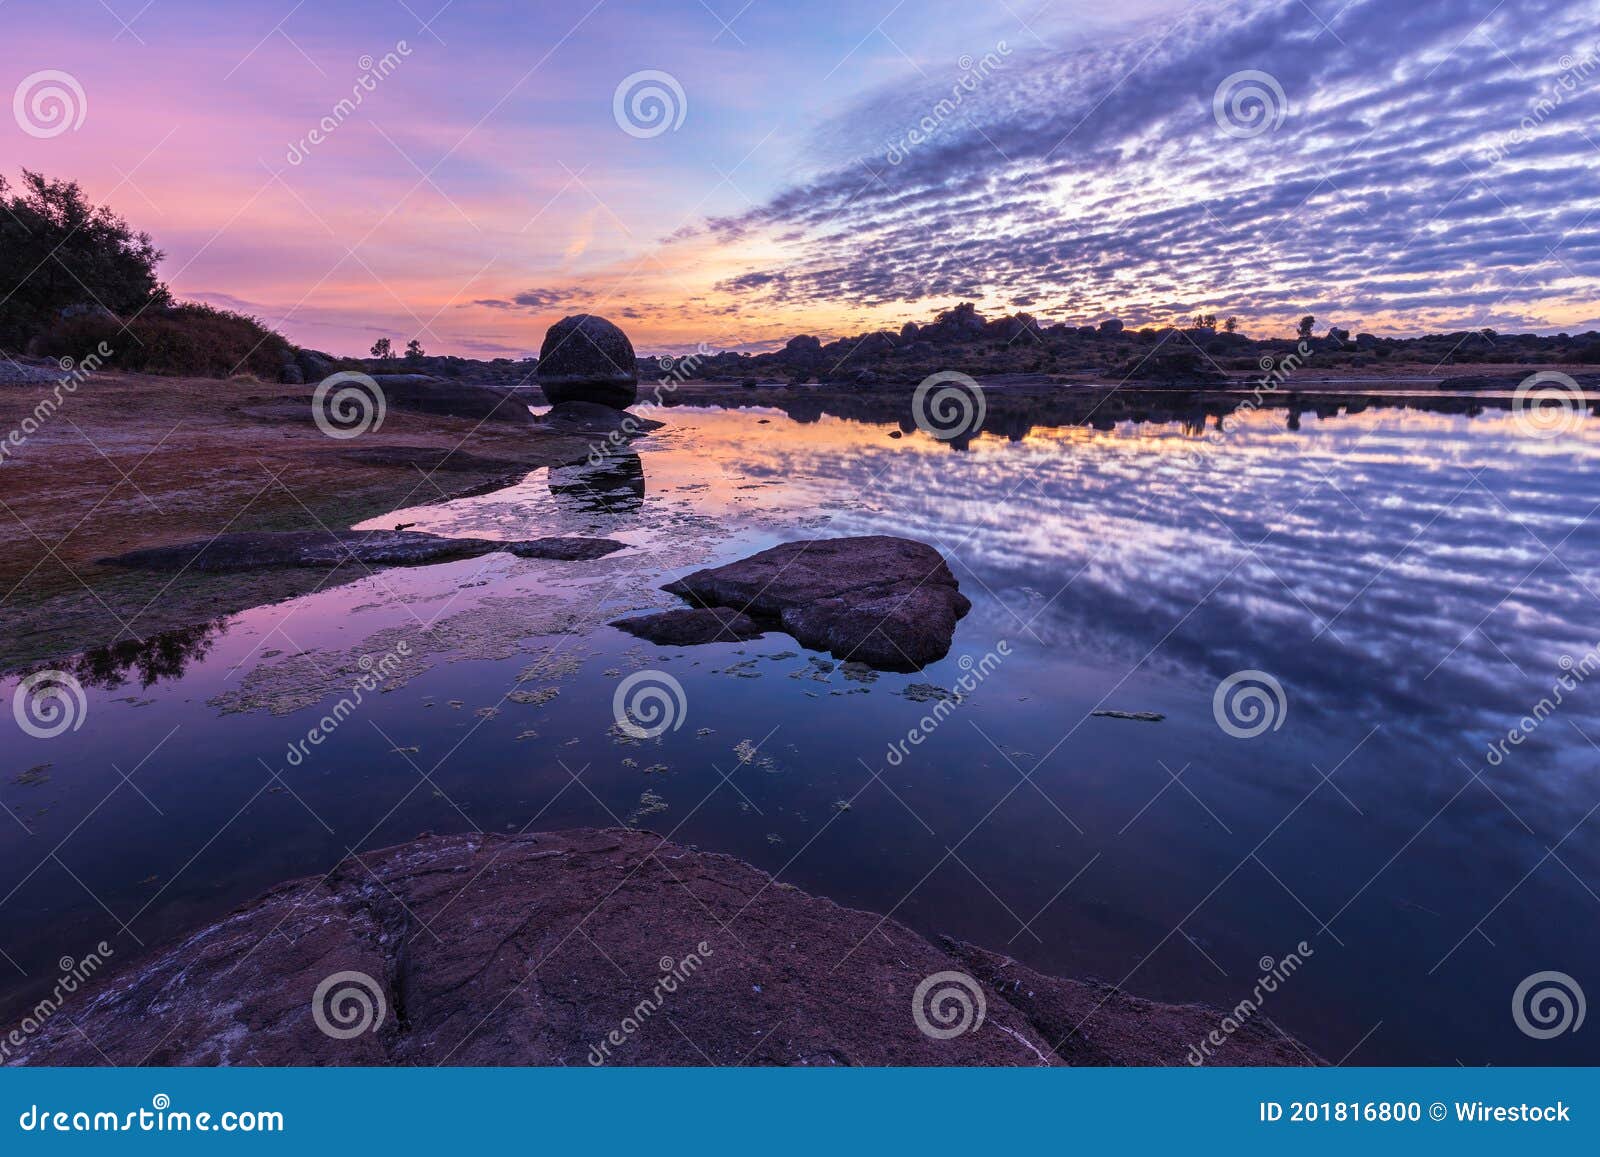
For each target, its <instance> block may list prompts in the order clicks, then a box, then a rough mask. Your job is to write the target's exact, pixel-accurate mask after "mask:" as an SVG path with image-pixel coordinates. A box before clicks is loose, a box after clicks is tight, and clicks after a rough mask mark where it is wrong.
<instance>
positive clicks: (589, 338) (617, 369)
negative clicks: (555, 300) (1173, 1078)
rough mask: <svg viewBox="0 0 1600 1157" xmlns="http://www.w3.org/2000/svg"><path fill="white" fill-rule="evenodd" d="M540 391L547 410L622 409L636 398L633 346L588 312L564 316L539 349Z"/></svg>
mask: <svg viewBox="0 0 1600 1157" xmlns="http://www.w3.org/2000/svg"><path fill="white" fill-rule="evenodd" d="M538 373H539V388H540V389H542V390H543V391H544V396H545V397H546V398H547V399H548V400H549V402H550V404H551V405H552V406H559V405H561V404H562V403H563V402H593V403H595V404H597V405H601V406H610V407H612V408H613V409H617V410H625V409H627V408H628V407H629V406H631V405H633V403H634V399H635V398H637V397H638V396H639V366H638V359H637V358H636V357H635V355H634V352H633V343H632V342H630V341H629V340H628V335H627V334H625V333H623V332H622V330H620V329H618V328H617V327H616V326H615V325H613V324H612V323H611V322H609V321H607V320H606V319H605V318H603V317H598V316H596V315H595V314H592V313H578V314H574V315H572V316H571V317H564V318H562V319H561V320H560V321H558V322H556V323H555V325H553V326H551V327H550V329H549V330H548V331H547V332H546V333H545V335H544V344H543V345H542V346H540V347H539V368H538Z"/></svg>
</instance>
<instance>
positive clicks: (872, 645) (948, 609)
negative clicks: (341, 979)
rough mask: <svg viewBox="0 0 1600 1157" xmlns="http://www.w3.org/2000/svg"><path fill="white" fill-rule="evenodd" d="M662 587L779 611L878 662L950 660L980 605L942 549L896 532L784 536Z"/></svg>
mask: <svg viewBox="0 0 1600 1157" xmlns="http://www.w3.org/2000/svg"><path fill="white" fill-rule="evenodd" d="M662 589H663V590H667V591H670V592H672V593H673V594H675V595H678V596H680V597H682V598H684V599H686V600H688V601H689V602H691V603H695V604H698V605H700V606H705V607H718V606H720V607H731V608H733V609H734V610H737V611H741V612H743V613H744V614H747V615H751V616H754V617H756V618H761V619H774V620H777V622H779V623H780V624H782V627H783V629H784V630H785V631H787V632H788V633H789V634H791V635H793V636H794V637H795V638H796V639H798V640H799V641H800V642H801V643H804V644H805V645H806V646H808V647H812V648H814V649H816V650H819V651H827V652H829V653H830V654H832V655H833V656H834V657H835V658H838V659H854V660H856V661H857V662H861V663H866V664H867V665H868V666H871V667H874V668H876V669H878V670H880V671H918V670H921V669H922V668H923V667H924V666H926V665H927V664H929V663H932V662H934V661H935V660H937V659H942V658H943V657H944V656H945V654H946V653H948V652H949V650H950V640H951V638H952V636H953V635H954V634H955V629H956V622H957V621H958V620H959V619H960V618H961V617H962V616H963V615H965V614H966V613H967V612H968V611H969V610H971V609H972V604H971V603H970V602H969V601H968V600H967V597H966V596H965V595H963V594H962V593H961V592H960V590H959V589H958V588H957V583H956V579H955V576H954V575H953V574H951V573H950V568H949V566H948V565H946V563H945V561H944V556H943V555H941V554H940V553H939V552H938V551H937V550H935V549H933V547H931V546H928V545H927V544H926V543H921V542H914V541H912V540H911V539H908V538H894V537H891V536H888V535H864V536H861V537H858V538H819V539H809V540H805V541H801V542H786V543H784V544H783V545H781V546H775V547H773V548H772V549H771V550H764V551H762V552H761V553H759V554H753V555H751V556H750V557H749V558H746V559H742V560H740V561H739V562H733V563H729V564H728V565H727V566H719V567H714V568H712V569H709V570H700V571H696V572H695V573H694V574H691V575H689V576H687V577H686V578H683V579H680V580H678V581H677V582H675V583H671V584H669V585H667V586H666V587H663V588H662Z"/></svg>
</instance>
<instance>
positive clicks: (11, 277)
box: [0, 169, 170, 349]
mask: <svg viewBox="0 0 1600 1157" xmlns="http://www.w3.org/2000/svg"><path fill="white" fill-rule="evenodd" d="M11 189H12V187H11V186H10V185H9V184H8V183H7V182H6V179H5V178H4V177H0V298H3V300H0V348H9V349H21V348H22V347H23V346H25V345H26V344H27V342H28V341H29V339H30V338H32V337H33V336H34V335H35V334H38V333H40V332H42V331H44V330H46V329H49V328H50V327H51V326H52V325H54V324H55V322H56V320H57V318H58V317H59V315H60V313H61V311H62V310H63V309H64V308H66V307H67V306H69V305H78V304H85V303H95V304H99V305H103V306H105V307H106V308H107V309H109V310H111V311H112V312H113V313H120V314H132V313H135V312H137V311H138V310H140V309H144V308H146V307H160V306H164V305H166V304H167V303H168V301H169V300H170V297H169V295H168V292H167V287H166V286H164V285H162V284H161V282H160V281H159V280H158V279H157V278H156V273H155V268H156V264H157V263H158V262H159V261H160V260H161V258H162V253H161V251H160V250H159V249H157V248H156V247H155V245H154V243H153V242H152V241H151V240H150V236H149V234H146V233H135V232H134V231H133V229H132V228H131V227H130V226H129V225H128V223H127V222H126V221H124V220H123V219H122V218H121V217H118V216H117V215H116V214H115V213H113V212H112V211H111V209H110V208H109V207H107V206H104V205H98V206H97V205H91V204H90V203H89V202H88V200H87V199H86V198H85V197H84V195H83V190H82V189H81V188H79V187H78V184H77V182H76V181H52V180H49V179H48V178H46V177H44V176H42V175H41V174H39V173H31V172H29V171H28V170H26V169H24V170H23V171H22V184H21V186H19V187H18V190H17V191H16V192H15V193H12V191H11Z"/></svg>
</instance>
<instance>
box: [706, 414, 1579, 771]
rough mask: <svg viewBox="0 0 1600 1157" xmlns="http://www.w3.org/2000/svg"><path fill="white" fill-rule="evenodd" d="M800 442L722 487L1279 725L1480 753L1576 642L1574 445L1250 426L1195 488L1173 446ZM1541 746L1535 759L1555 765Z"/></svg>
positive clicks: (1124, 434) (868, 436)
mask: <svg viewBox="0 0 1600 1157" xmlns="http://www.w3.org/2000/svg"><path fill="white" fill-rule="evenodd" d="M822 424H823V425H824V427H827V426H832V427H834V429H830V430H825V431H822V432H817V431H813V433H812V435H811V436H808V437H807V438H805V439H803V440H802V439H796V440H793V441H786V440H785V439H784V438H783V437H782V436H781V427H780V428H779V429H778V430H777V431H775V432H776V433H777V434H778V435H779V436H777V437H775V438H771V439H765V440H762V441H761V442H758V443H752V442H748V441H742V442H741V445H740V446H739V448H738V450H737V453H738V454H739V455H741V456H742V458H743V460H744V462H745V469H746V472H747V473H749V474H752V475H771V476H775V477H783V478H786V479H789V480H791V481H793V483H794V484H795V485H796V486H797V487H800V488H801V489H802V490H807V489H809V490H810V491H811V493H812V494H813V496H814V497H815V498H816V500H817V501H818V503H819V504H821V505H826V502H827V499H828V498H829V497H831V496H836V495H837V494H839V493H840V492H841V491H842V492H846V493H852V494H858V495H859V496H860V497H861V498H863V499H864V500H865V501H866V502H867V503H868V504H869V506H870V507H871V508H872V509H861V508H859V507H857V508H855V509H844V510H840V511H838V512H837V513H836V514H835V516H834V519H833V523H832V526H831V528H830V529H831V531H832V532H833V533H839V534H845V533H857V532H863V531H868V530H878V531H881V530H886V529H889V530H895V531H898V532H901V533H905V534H908V535H912V536H915V537H921V538H925V539H927V540H928V541H932V542H936V543H938V544H940V545H941V546H942V547H943V548H944V549H945V550H946V551H947V553H949V554H951V555H952V556H953V557H954V561H955V564H956V567H957V570H958V573H960V572H966V573H964V574H962V575H961V577H963V578H967V577H970V578H971V579H972V580H974V583H975V584H976V585H977V586H978V588H979V589H978V590H976V591H974V597H976V598H979V599H983V598H986V597H987V598H992V599H997V600H998V601H999V602H1000V603H1002V604H1004V606H1005V607H1006V608H1007V609H1008V610H1009V611H1010V612H1011V613H1012V614H1013V615H1015V616H1016V617H1017V618H1018V619H1019V620H1021V621H1026V620H1029V619H1032V618H1033V616H1034V615H1035V614H1036V613H1038V611H1039V607H1038V606H1037V605H1036V604H1038V603H1039V602H1040V601H1041V600H1037V599H1034V598H1031V597H1030V596H1028V595H1026V594H1025V593H1024V592H1025V591H1029V590H1031V591H1038V592H1043V593H1044V595H1045V596H1046V597H1049V596H1050V595H1053V594H1055V593H1056V592H1057V591H1058V590H1060V589H1061V587H1062V586H1063V584H1065V583H1066V582H1067V581H1068V580H1071V583H1072V585H1071V588H1070V590H1068V591H1066V592H1065V593H1063V594H1061V595H1060V596H1059V597H1057V598H1055V599H1054V600H1053V601H1052V602H1050V603H1049V605H1048V607H1046V608H1044V610H1043V613H1042V614H1040V615H1039V618H1038V619H1037V620H1036V621H1034V622H1033V623H1032V631H1033V632H1034V633H1035V634H1037V636H1038V637H1039V638H1040V639H1041V640H1043V641H1044V643H1045V644H1047V645H1050V646H1056V645H1067V644H1071V645H1074V646H1078V647H1081V646H1084V645H1086V644H1087V645H1092V646H1094V647H1096V648H1097V649H1098V650H1100V651H1101V652H1103V653H1105V654H1107V655H1114V656H1120V657H1124V658H1126V659H1127V661H1128V662H1130V663H1132V662H1134V661H1136V660H1138V659H1139V657H1140V656H1142V655H1144V654H1145V653H1146V652H1148V651H1149V650H1150V649H1151V648H1152V647H1153V646H1154V645H1155V644H1156V643H1157V642H1160V643H1161V646H1160V648H1159V652H1158V654H1157V655H1156V656H1153V657H1152V658H1151V660H1150V661H1151V663H1152V664H1154V665H1158V666H1171V667H1174V668H1176V669H1178V670H1180V671H1181V670H1187V671H1188V672H1189V673H1190V674H1191V675H1192V676H1193V677H1195V678H1197V679H1200V680H1208V679H1216V678H1220V677H1221V676H1223V675H1226V674H1228V673H1230V672H1231V671H1233V670H1236V669H1238V668H1239V667H1241V666H1256V667H1261V668H1264V669H1268V670H1272V671H1274V672H1276V673H1278V674H1279V675H1280V677H1281V678H1283V679H1284V680H1285V682H1287V683H1290V684H1292V685H1293V686H1294V687H1295V689H1296V695H1297V702H1298V703H1300V705H1301V706H1302V708H1303V709H1306V710H1308V711H1310V712H1314V713H1315V712H1320V713H1322V714H1323V715H1326V716H1333V715H1336V714H1338V713H1341V712H1346V713H1348V712H1351V711H1355V710H1358V709H1359V710H1361V711H1362V712H1364V713H1370V712H1371V711H1373V710H1382V711H1385V712H1387V713H1388V714H1389V716H1390V717H1391V718H1392V720H1393V722H1394V724H1395V726H1396V728H1397V729H1400V730H1404V729H1406V728H1407V727H1410V728H1412V729H1413V730H1414V731H1415V732H1416V733H1417V734H1418V736H1419V737H1423V738H1427V737H1429V736H1432V737H1434V738H1435V739H1436V740H1438V741H1440V742H1441V743H1442V744H1444V745H1447V746H1448V748H1449V750H1450V752H1451V753H1452V755H1453V754H1455V753H1458V752H1459V751H1460V750H1461V748H1462V746H1463V743H1464V742H1465V741H1469V740H1470V742H1471V744H1473V745H1475V744H1476V743H1477V742H1478V740H1479V739H1480V738H1481V739H1487V738H1488V737H1491V736H1493V735H1495V734H1498V733H1503V732H1504V730H1505V728H1506V727H1507V726H1508V725H1509V724H1510V723H1512V722H1514V721H1515V719H1516V718H1517V717H1519V716H1520V715H1521V714H1522V713H1523V712H1524V711H1525V710H1527V708H1528V707H1529V706H1531V705H1532V703H1534V702H1536V701H1537V700H1538V698H1539V697H1540V696H1541V695H1544V694H1545V693H1547V692H1548V690H1549V687H1550V685H1551V683H1552V682H1553V680H1554V679H1555V678H1556V677H1557V676H1558V675H1559V674H1560V673H1561V671H1560V668H1559V667H1558V663H1559V661H1560V659H1561V656H1562V655H1564V654H1569V655H1572V656H1574V657H1576V656H1579V655H1581V654H1582V653H1584V652H1585V651H1587V650H1588V649H1589V648H1591V647H1592V646H1594V645H1595V643H1596V642H1600V628H1596V629H1591V628H1590V626H1589V624H1590V623H1591V622H1592V621H1593V619H1594V616H1593V615H1592V614H1591V610H1592V603H1591V600H1596V599H1597V598H1600V594H1597V592H1600V565H1597V564H1600V532H1597V528H1596V527H1594V526H1593V525H1592V524H1591V522H1590V521H1589V520H1588V515H1589V514H1590V513H1591V512H1592V511H1593V510H1594V509H1595V508H1596V506H1597V505H1600V471H1596V470H1595V469H1594V467H1595V466H1596V464H1597V460H1600V436H1597V435H1596V433H1595V432H1594V430H1593V428H1589V427H1586V428H1584V429H1582V430H1581V431H1580V433H1579V434H1578V435H1575V436H1572V437H1569V438H1564V439H1562V440H1560V441H1552V442H1539V441H1536V440H1532V439H1529V438H1526V437H1525V436H1521V435H1520V434H1519V432H1518V430H1517V428H1516V425H1515V423H1514V420H1513V419H1512V418H1511V417H1510V416H1509V415H1504V414H1493V415H1487V416H1480V417H1477V418H1467V417H1459V416H1450V415H1436V414H1422V413H1416V412H1410V411H1405V412H1395V411H1381V412H1378V411H1375V412H1369V413H1366V414H1359V415H1353V416H1350V415H1347V416H1342V417H1339V418H1337V419H1334V420H1328V421H1322V422H1307V423H1306V424H1305V426H1304V428H1302V429H1301V430H1300V431H1298V432H1295V431H1290V430H1288V429H1286V428H1285V422H1284V415H1283V414H1282V413H1281V412H1277V413H1274V412H1270V411H1263V412H1261V413H1258V414H1254V415H1249V416H1245V417H1243V418H1239V417H1235V418H1230V419H1229V420H1228V422H1227V432H1226V433H1225V434H1224V435H1222V436H1221V437H1216V436H1215V435H1213V436H1212V437H1210V438H1209V439H1208V440H1207V442H1206V447H1207V448H1206V450H1205V453H1204V457H1203V459H1202V460H1201V461H1200V462H1198V463H1196V462H1195V461H1194V460H1193V459H1192V455H1193V453H1194V447H1195V444H1196V442H1197V441H1198V439H1197V438H1196V437H1195V436H1194V435H1193V434H1189V435H1185V434H1184V433H1183V432H1182V428H1181V426H1180V425H1179V424H1177V423H1172V424H1168V425H1160V426H1148V425H1147V426H1141V427H1137V428H1135V427H1126V426H1125V427H1121V428H1119V429H1118V430H1116V431H1112V432H1108V433H1099V432H1095V431H1091V430H1086V429H1082V428H1072V429H1065V430H1039V431H1035V432H1034V433H1033V434H1032V435H1030V436H1029V437H1028V438H1027V439H1025V440H1024V441H1021V442H1005V441H1000V440H998V439H987V438H986V439H981V440H979V441H978V442H977V443H975V444H974V445H973V447H972V449H971V450H970V451H969V452H968V453H964V454H951V453H949V452H948V450H947V449H946V448H945V447H943V446H942V445H939V444H936V443H933V442H931V441H929V440H926V439H920V438H918V437H916V436H913V437H911V438H908V439H905V440H904V441H894V442H886V441H885V439H884V437H883V432H882V429H881V428H880V427H872V426H865V425H859V424H855V423H846V422H840V421H838V420H835V419H828V418H824V419H823V420H822ZM736 425H737V424H730V426H729V429H730V431H731V430H732V429H734V428H736ZM719 426H720V423H719V422H718V421H716V420H714V419H713V420H709V421H707V422H706V424H705V426H704V427H703V428H702V430H701V437H702V439H706V440H709V441H712V442H714V441H715V440H716V439H717V437H718V434H719ZM705 449H706V450H708V451H709V452H710V453H712V454H716V453H719V452H720V451H719V450H717V449H715V448H713V447H711V446H706V447H705ZM1552 550H1553V551H1554V553H1551V552H1552ZM1202 598H1204V604H1203V606H1202V607H1201V608H1200V609H1199V610H1198V611H1195V610H1194V608H1195V607H1196V604H1197V603H1199V602H1200V601H1201V599H1202ZM1191 612H1193V613H1191ZM1169 631H1171V632H1172V633H1171V634H1170V635H1168V634H1167V633H1168V632H1169ZM1163 640H1164V641H1163ZM1585 714H1586V715H1592V712H1585ZM1563 730H1564V735H1562V736H1561V738H1558V737H1557V734H1559V733H1554V732H1555V729H1550V731H1551V732H1552V734H1547V735H1542V736H1538V737H1536V740H1535V744H1537V745H1545V744H1548V745H1551V746H1556V745H1558V744H1559V745H1563V746H1565V745H1568V741H1569V740H1571V741H1578V737H1577V736H1576V735H1574V734H1573V733H1572V732H1571V730H1570V729H1563ZM1579 742H1581V741H1579ZM1533 746H1534V745H1533V744H1531V745H1530V748H1532V747H1533ZM1472 750H1476V748H1475V747H1472Z"/></svg>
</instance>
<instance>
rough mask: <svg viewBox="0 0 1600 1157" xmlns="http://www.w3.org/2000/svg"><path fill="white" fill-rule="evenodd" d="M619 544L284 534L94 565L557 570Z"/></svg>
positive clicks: (407, 534) (409, 534)
mask: <svg viewBox="0 0 1600 1157" xmlns="http://www.w3.org/2000/svg"><path fill="white" fill-rule="evenodd" d="M626 545H627V544H626V543H621V542H617V541H615V540H614V539H609V538H560V537H557V538H535V539H525V540H519V541H513V542H498V541H496V540H494V539H488V538H445V537H443V536H441V535H437V534H422V533H420V532H417V531H409V530H292V531H283V532H278V533H274V532H265V531H264V532H258V533H251V534H219V535H217V536H216V537H215V538H208V539H205V540H204V541H201V542H185V543H179V544H178V545H176V546H155V547H149V548H147V549H145V550H134V551H129V552H128V553H127V554H119V555H115V556H113V557H111V558H106V559H101V560H100V561H101V562H102V563H104V564H105V565H107V566H123V567H130V568H132V569H135V570H161V571H178V570H188V569H193V570H197V571H202V572H205V573H211V574H226V573H229V572H233V571H250V570H263V569H267V568H271V567H301V566H304V567H332V566H341V565H344V564H346V563H358V564H362V565H366V566H421V565H424V564H427V563H434V562H445V561H448V560H450V559H456V558H476V557H478V556H479V555H484V554H493V553H495V552H496V551H506V552H507V553H510V554H514V555H517V556H518V557H519V558H548V559H559V560H562V561H565V562H575V561H579V560H584V559H595V558H603V557H605V556H606V555H608V554H611V553H613V552H615V551H619V550H621V549H623V547H624V546H626Z"/></svg>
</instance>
